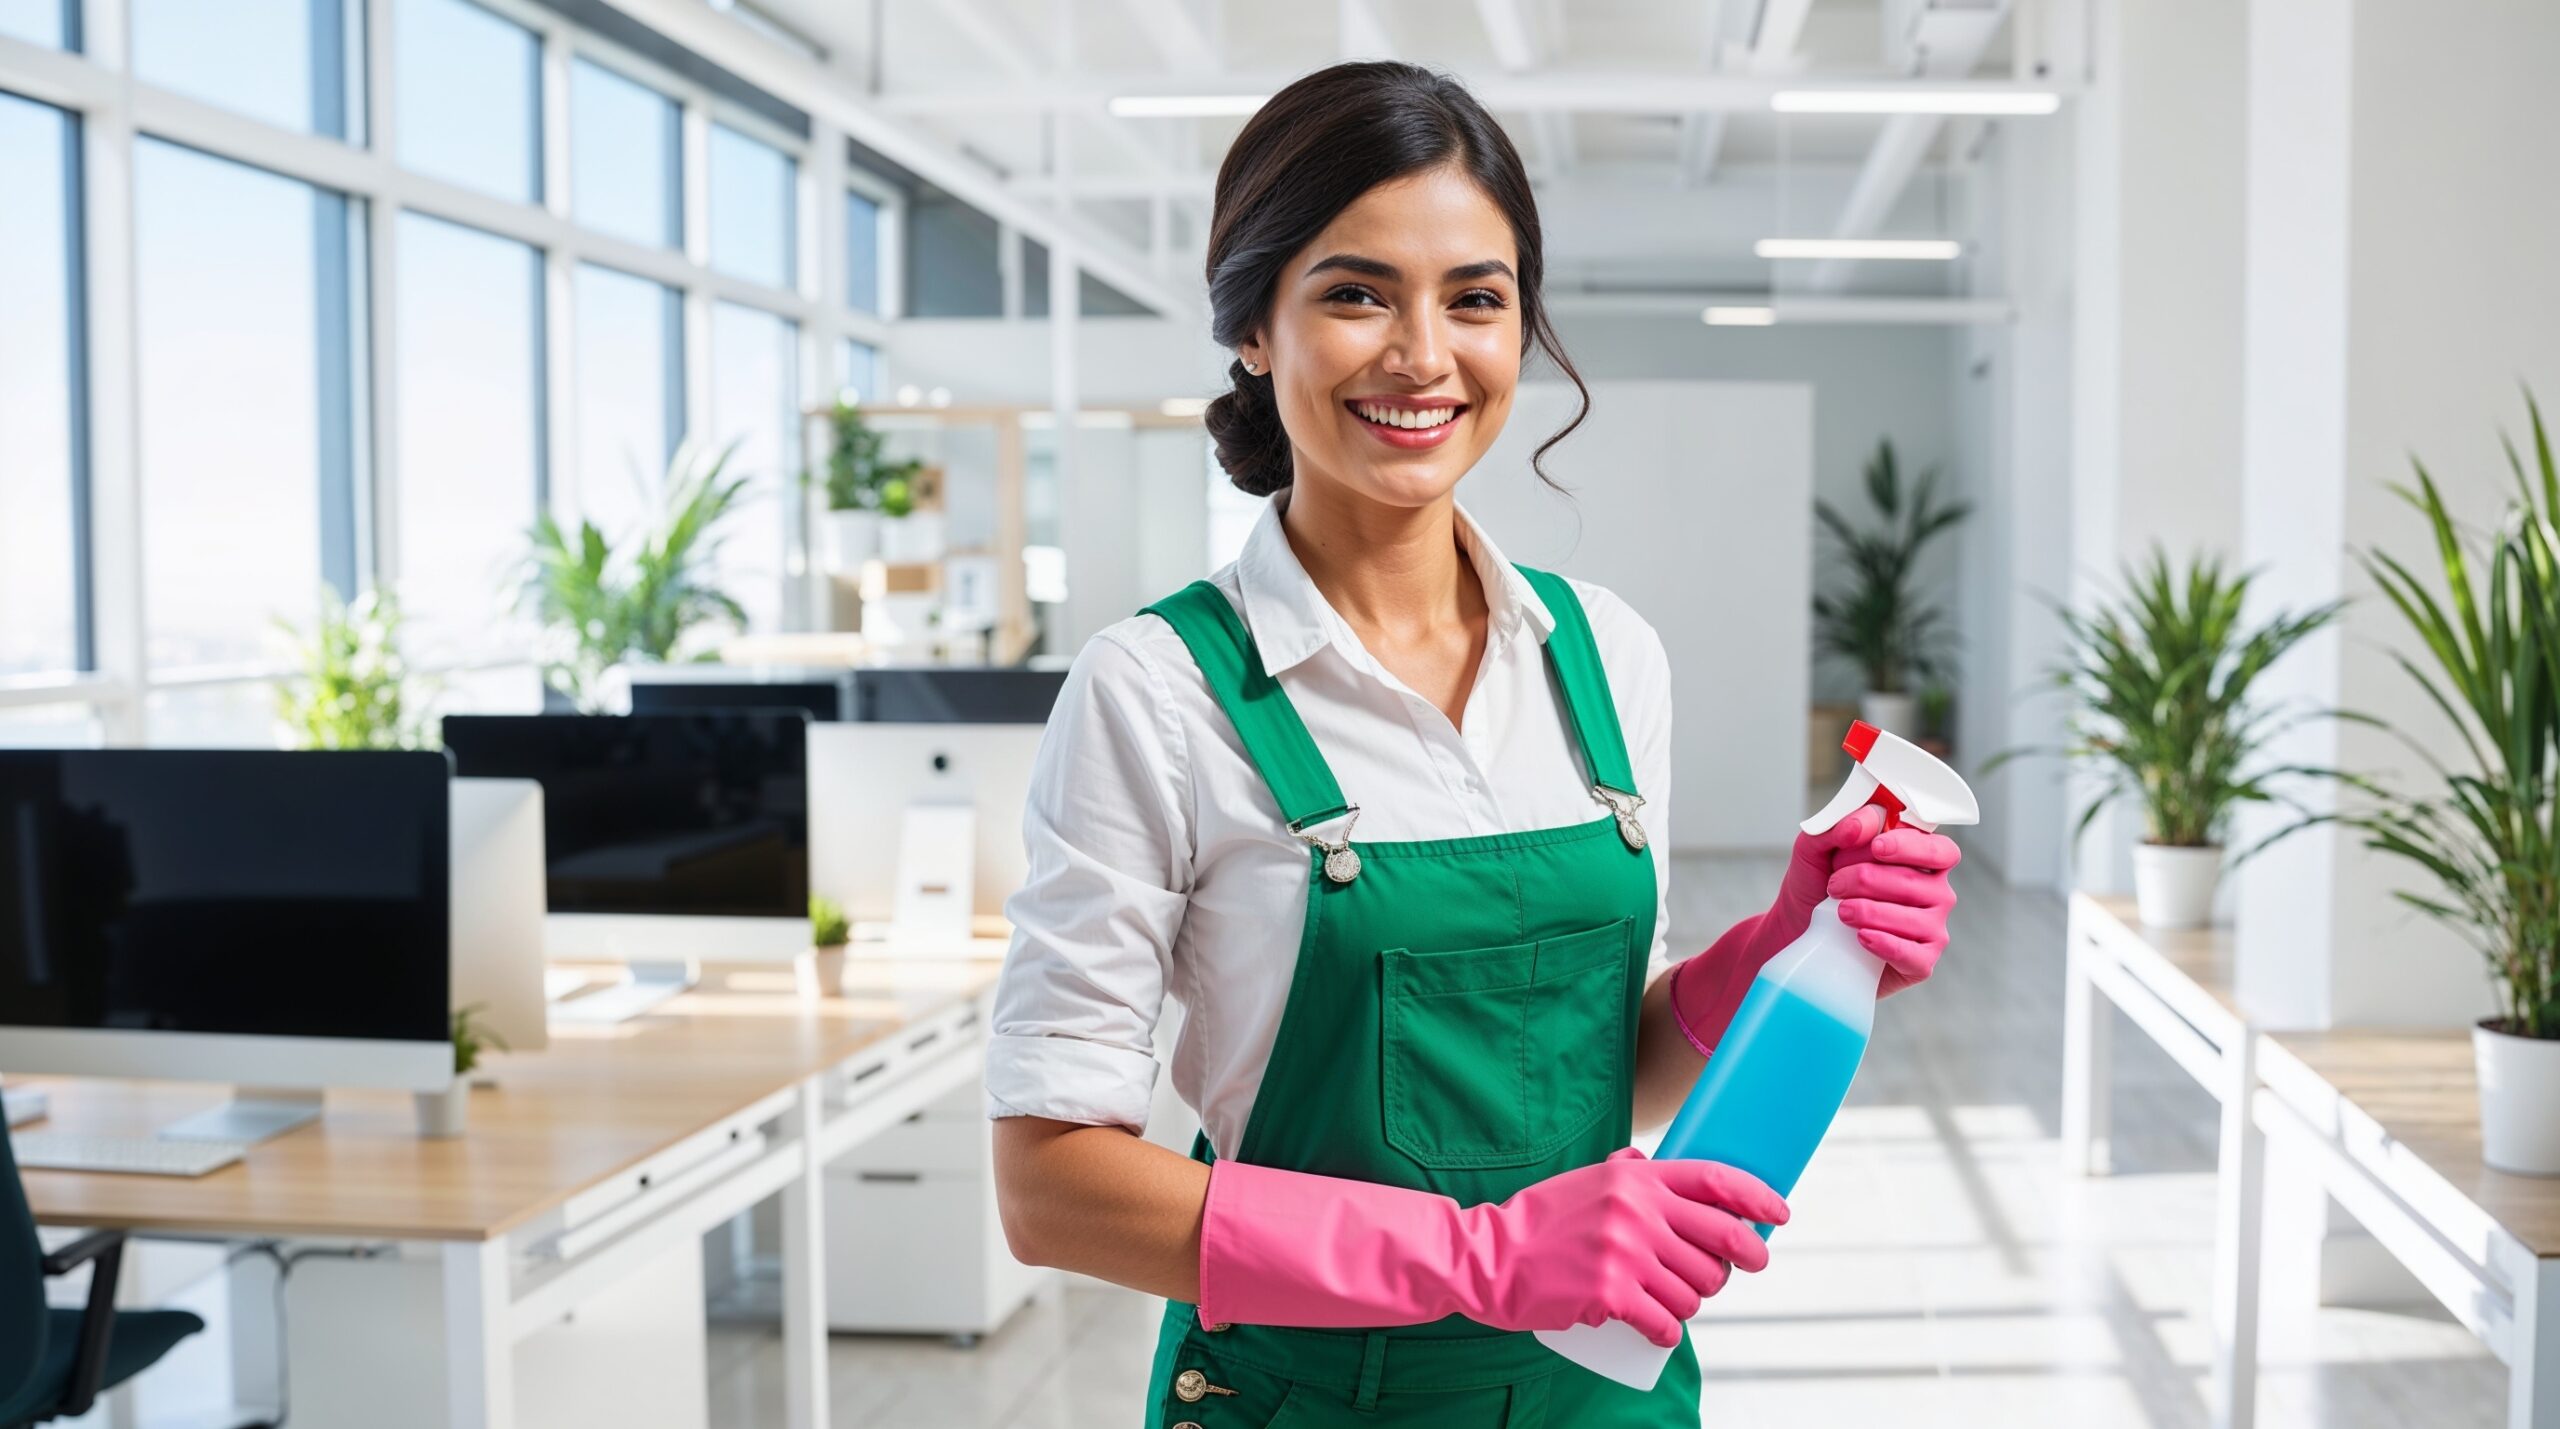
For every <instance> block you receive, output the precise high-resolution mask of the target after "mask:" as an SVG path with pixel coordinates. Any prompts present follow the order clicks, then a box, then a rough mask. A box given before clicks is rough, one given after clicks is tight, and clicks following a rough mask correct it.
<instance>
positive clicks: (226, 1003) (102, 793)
mask: <svg viewBox="0 0 2560 1429" xmlns="http://www.w3.org/2000/svg"><path fill="white" fill-rule="evenodd" d="M450 781H451V774H450V767H449V766H448V765H447V764H446V762H445V759H444V756H443V755H441V754H432V753H416V752H406V753H390V752H385V753H343V754H318V753H313V754H287V753H277V752H272V751H264V750H192V749H187V750H181V749H86V750H15V751H0V1023H6V1024H9V1025H12V1026H20V1027H65V1028H103V1029H112V1030H134V1031H164V1032H209V1033H228V1034H236V1035H243V1036H260V1037H356V1038H372V1039H380V1040H392V1041H419V1042H441V1041H443V1040H444V1038H445V1033H446V1026H445V1020H446V1016H447V1013H448V1011H449V1009H448V1007H447V1006H446V1004H447V1002H448V1000H449V994H448V982H447V978H448V973H447V970H446V961H447V956H448V947H447V944H448V939H449V938H450V936H451V935H450V933H449V931H448V930H449V927H450V924H451V919H452V910H451V902H450V894H449V892H448V888H447V881H448V879H449V877H450V870H449V869H448V866H447V864H448V860H449V859H450V856H451V855H450V851H449V848H448V845H447V839H448V825H449V822H450V818H451V815H450V812H449V806H448V803H447V800H448V799H449V797H450V792H449V789H450Z"/></svg>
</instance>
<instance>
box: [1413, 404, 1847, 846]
mask: <svg viewBox="0 0 2560 1429" xmlns="http://www.w3.org/2000/svg"><path fill="white" fill-rule="evenodd" d="M1574 400H1575V399H1574V393H1573V389H1572V388H1571V387H1569V386H1565V385H1562V384H1554V383H1530V384H1524V385H1523V386H1522V388H1521V390H1520V396H1519V400H1518V404H1517V406H1516V407H1515V408H1514V409H1513V411H1512V414H1511V419H1510V422H1509V424H1508V425H1507V426H1506V427H1505V428H1504V429H1503V434H1502V438H1501V440H1500V441H1498V442H1496V443H1495V444H1494V447H1493V449H1492V450H1491V451H1489V452H1487V453H1486V454H1485V457H1484V460H1483V461H1482V462H1480V463H1479V464H1478V465H1477V467H1476V469H1475V471H1473V472H1472V473H1470V474H1469V475H1468V477H1467V479H1466V481H1465V483H1464V484H1463V485H1462V486H1461V487H1460V488H1459V492H1458V495H1459V499H1460V500H1461V501H1464V502H1465V503H1466V506H1467V510H1468V511H1469V512H1470V513H1471V514H1473V515H1474V516H1475V517H1476V518H1477V519H1478V520H1480V521H1482V522H1483V523H1484V525H1485V529H1487V530H1488V531H1490V532H1492V533H1493V538H1494V540H1495V541H1497V542H1498V543H1500V544H1501V546H1502V549H1503V553H1504V554H1505V555H1507V556H1509V557H1510V558H1511V559H1513V560H1516V561H1522V562H1526V563H1527V564H1529V565H1533V566H1539V567H1542V568H1545V569H1550V570H1555V571H1560V572H1562V573H1564V574H1567V575H1571V576H1575V577H1578V578H1580V579H1583V580H1589V581H1594V582H1597V583H1598V584H1601V585H1604V586H1607V587H1608V588H1609V589H1611V590H1612V591H1614V592H1616V593H1617V594H1618V595H1619V596H1621V597H1622V598H1624V599H1625V600H1626V601H1627V603H1628V604H1630V605H1632V606H1634V607H1635V609H1636V611H1637V613H1639V614H1641V615H1643V616H1644V617H1645V618H1646V619H1647V620H1649V621H1651V622H1652V623H1653V626H1654V628H1655V630H1657V631H1659V632H1660V633H1661V636H1662V642H1663V647H1664V649H1665V650H1666V651H1667V652H1668V654H1669V656H1670V660H1671V679H1672V707H1673V712H1674V713H1673V722H1672V728H1673V744H1674V750H1673V754H1672V774H1671V780H1672V788H1673V794H1674V798H1673V801H1672V809H1671V843H1672V845H1673V847H1675V848H1679V849H1684V850H1686V849H1701V848H1776V847H1783V846H1784V845H1785V844H1786V843H1787V842H1788V840H1789V839H1791V838H1792V837H1794V833H1795V823H1796V821H1797V820H1798V819H1800V818H1802V817H1804V813H1805V808H1804V800H1805V705H1806V702H1807V699H1808V692H1807V678H1808V677H1807V663H1808V647H1809V637H1808V631H1807V626H1808V624H1809V616H1808V603H1809V602H1810V601H1811V599H1812V592H1811V587H1810V580H1811V572H1812V560H1811V552H1812V499H1811V495H1810V487H1811V482H1812V470H1813V447H1814V413H1813V408H1814V398H1813V392H1812V390H1811V389H1810V388H1809V387H1807V386H1805V385H1803V384H1801V383H1741V382H1598V383H1594V384H1593V385H1592V406H1591V416H1590V418H1589V420H1587V421H1585V422H1584V423H1583V424H1582V426H1581V428H1580V429H1579V430H1577V431H1576V432H1575V433H1574V434H1573V435H1572V436H1571V437H1569V438H1567V439H1566V440H1565V442H1564V443H1563V445H1561V446H1558V447H1557V448H1556V449H1555V450H1554V451H1553V452H1552V453H1550V454H1549V455H1548V457H1547V469H1548V471H1549V473H1550V474H1552V475H1553V476H1554V477H1555V479H1556V480H1557V481H1558V482H1560V483H1561V484H1563V485H1564V486H1566V487H1568V488H1570V489H1572V490H1573V492H1574V493H1575V494H1574V495H1573V496H1572V497H1570V498H1568V497H1566V496H1562V495H1559V494H1557V493H1556V492H1554V491H1552V490H1550V489H1548V488H1547V487H1546V486H1545V485H1543V484H1542V483H1540V482H1539V481H1538V479H1537V477H1536V476H1535V475H1533V474H1532V473H1531V471H1530V468H1529V456H1530V453H1531V452H1532V451H1533V450H1534V449H1535V448H1536V446H1537V444H1538V443H1539V442H1541V441H1544V440H1545V439H1546V437H1547V435H1548V434H1549V433H1551V432H1553V431H1555V430H1556V429H1557V428H1558V427H1560V426H1562V425H1563V424H1564V422H1565V420H1566V419H1567V418H1568V417H1569V416H1570V415H1571V413H1572V411H1573V407H1574Z"/></svg>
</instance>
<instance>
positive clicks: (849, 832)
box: [809, 723, 1041, 923]
mask: <svg viewBox="0 0 2560 1429" xmlns="http://www.w3.org/2000/svg"><path fill="white" fill-rule="evenodd" d="M1040 735H1041V727H1040V726H1039V725H1036V724H1029V725H1025V724H861V723H855V724H831V725H819V726H817V727H815V728H813V729H811V730H810V731H809V865H810V875H811V878H812V879H813V880H814V881H815V884H816V887H817V890H818V891H819V892H820V893H822V894H824V895H826V896H827V897H829V898H832V899H834V900H835V901H836V902H837V903H838V904H840V905H842V906H843V908H844V910H845V916H846V917H848V918H851V919H854V920H856V921H858V922H871V923H885V922H887V921H889V919H890V918H891V917H892V915H893V914H894V913H895V912H896V902H897V875H898V864H899V854H900V848H899V844H900V840H901V838H902V837H903V834H904V828H905V822H906V811H907V808H908V806H909V805H912V804H963V805H967V806H969V807H970V808H971V809H973V810H975V812H976V826H977V827H976V845H977V846H976V849H975V855H974V859H973V871H972V874H971V879H970V886H971V895H970V905H971V906H970V912H971V913H972V914H974V915H976V916H978V917H995V916H999V915H1001V914H1002V913H1003V912H1004V901H1005V899H1006V898H1007V897H1009V896H1011V894H1012V893H1013V890H1015V889H1016V888H1019V887H1021V886H1022V877H1023V853H1022V805H1023V801H1024V800H1026V799H1027V798H1029V797H1030V792H1031V763H1032V759H1033V757H1034V756H1035V755H1037V754H1038V753H1039V751H1040Z"/></svg>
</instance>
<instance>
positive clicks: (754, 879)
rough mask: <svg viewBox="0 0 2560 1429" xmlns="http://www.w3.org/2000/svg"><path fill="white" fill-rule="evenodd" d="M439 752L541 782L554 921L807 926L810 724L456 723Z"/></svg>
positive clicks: (648, 719)
mask: <svg viewBox="0 0 2560 1429" xmlns="http://www.w3.org/2000/svg"><path fill="white" fill-rule="evenodd" d="M444 743H445V748H447V749H448V750H451V751H452V752H453V757H454V767H455V768H456V769H457V770H458V771H459V772H460V773H461V774H462V775H464V776H465V777H466V778H474V779H479V778H489V779H533V780H537V781H539V782H540V783H541V785H542V811H543V832H544V837H545V839H546V841H547V856H548V858H549V859H550V885H551V911H552V912H554V913H648V914H657V915H676V916H692V917H714V918H736V917H749V918H755V917H765V918H805V917H807V916H809V774H808V768H809V766H808V743H809V719H808V716H807V715H805V714H802V713H799V712H797V711H789V712H785V711H775V710H706V711H702V712H699V713H691V714H645V715H644V714H634V715H455V716H453V717H451V718H449V719H447V720H446V721H445V722H444Z"/></svg>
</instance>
